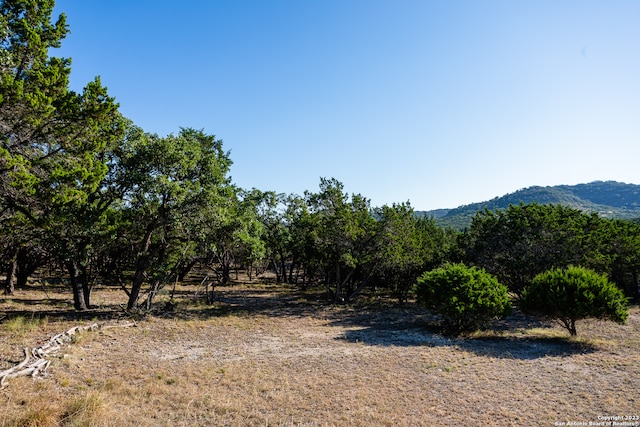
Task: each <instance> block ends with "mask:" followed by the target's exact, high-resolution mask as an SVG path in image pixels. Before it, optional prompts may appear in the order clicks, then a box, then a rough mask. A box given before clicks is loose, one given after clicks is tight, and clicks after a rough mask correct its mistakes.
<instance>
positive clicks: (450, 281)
mask: <svg viewBox="0 0 640 427" xmlns="http://www.w3.org/2000/svg"><path fill="white" fill-rule="evenodd" d="M415 293H416V297H417V300H418V303H420V304H422V305H424V306H425V307H427V308H428V309H429V310H431V311H432V312H433V313H435V314H439V315H440V316H442V319H443V321H442V327H443V330H444V332H445V333H450V334H459V333H463V332H473V331H475V330H477V329H479V328H482V327H484V326H485V325H486V324H487V322H489V321H490V320H491V319H494V318H499V317H504V316H506V315H508V314H509V313H510V312H511V301H510V299H509V295H508V291H507V288H506V287H505V286H504V285H502V284H500V283H499V282H498V280H497V279H496V278H495V277H494V276H492V275H491V274H489V273H487V272H486V271H484V270H481V269H478V268H476V267H467V266H466V265H464V264H448V265H446V266H444V267H439V268H436V269H434V270H432V271H428V272H425V273H423V274H422V275H421V276H420V277H419V278H418V281H417V283H416V285H415Z"/></svg>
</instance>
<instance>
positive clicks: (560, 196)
mask: <svg viewBox="0 0 640 427" xmlns="http://www.w3.org/2000/svg"><path fill="white" fill-rule="evenodd" d="M532 202H535V203H540V204H558V205H563V206H569V207H572V208H574V209H579V210H582V211H585V212H596V213H598V214H599V215H600V216H602V217H604V218H618V219H633V218H640V185H636V184H626V183H622V182H616V181H595V182H591V183H588V184H578V185H557V186H553V187H540V186H533V187H529V188H524V189H521V190H518V191H515V192H513V193H510V194H506V195H504V196H501V197H496V198H494V199H491V200H488V201H485V202H479V203H472V204H469V205H464V206H460V207H457V208H455V209H437V210H433V211H420V212H417V213H418V214H421V215H425V216H428V217H433V218H435V220H436V223H437V224H438V225H440V226H442V227H451V228H454V229H459V230H461V229H465V228H467V227H469V225H470V224H471V219H472V218H473V216H474V215H475V214H476V213H477V212H479V211H483V210H485V209H489V210H496V209H507V208H508V207H509V205H517V204H520V203H532Z"/></svg>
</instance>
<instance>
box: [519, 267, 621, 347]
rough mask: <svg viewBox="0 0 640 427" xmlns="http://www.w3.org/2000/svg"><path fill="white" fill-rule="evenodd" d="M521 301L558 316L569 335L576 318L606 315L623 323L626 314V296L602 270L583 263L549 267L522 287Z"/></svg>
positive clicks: (532, 308)
mask: <svg viewBox="0 0 640 427" xmlns="http://www.w3.org/2000/svg"><path fill="white" fill-rule="evenodd" d="M520 305H521V307H522V309H523V310H525V311H535V312H540V313H542V314H543V315H544V316H546V317H549V318H551V319H554V320H557V321H558V322H559V323H560V324H561V325H562V326H563V327H565V328H566V329H567V330H568V331H569V333H570V334H571V335H572V336H575V335H577V331H576V321H578V320H581V319H586V318H596V319H608V320H612V321H614V322H617V323H620V324H624V323H625V322H626V319H627V317H628V315H629V311H628V307H627V299H626V298H625V297H624V294H623V293H622V291H621V290H620V289H618V288H617V287H616V286H615V285H614V284H613V283H611V282H609V280H608V279H607V277H606V276H605V275H603V274H598V273H596V272H595V271H593V270H590V269H587V268H584V267H573V266H571V267H568V268H566V269H561V268H557V269H552V270H549V271H546V272H543V273H540V274H538V275H537V276H536V277H535V278H534V279H533V280H532V282H531V284H530V285H529V286H527V287H526V288H525V289H524V292H523V294H522V298H521V302H520Z"/></svg>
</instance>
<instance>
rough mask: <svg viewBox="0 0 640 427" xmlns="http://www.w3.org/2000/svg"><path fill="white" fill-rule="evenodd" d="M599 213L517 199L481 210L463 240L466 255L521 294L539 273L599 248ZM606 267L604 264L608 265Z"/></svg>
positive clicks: (584, 259) (583, 258)
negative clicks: (500, 207)
mask: <svg viewBox="0 0 640 427" xmlns="http://www.w3.org/2000/svg"><path fill="white" fill-rule="evenodd" d="M602 221H603V220H602V219H601V218H599V217H598V216H597V215H596V214H586V213H584V212H581V211H579V210H577V209H573V208H570V207H566V206H561V205H540V204H536V203H531V204H520V205H517V206H516V205H511V206H509V208H508V209H507V210H506V211H495V212H494V211H488V210H486V211H484V212H480V213H478V214H477V215H476V216H475V217H474V219H473V222H472V224H471V227H470V229H469V231H468V232H467V233H466V235H465V238H466V242H465V243H463V246H464V248H465V252H466V256H465V260H466V261H467V262H469V263H472V264H474V265H477V266H480V267H483V268H485V269H486V270H487V271H488V272H490V273H491V274H494V275H495V276H496V277H497V278H498V280H500V282H501V283H504V284H505V285H506V286H507V287H508V288H509V290H510V291H511V292H514V293H515V294H516V295H520V293H521V292H522V289H523V288H524V287H525V286H526V285H527V284H528V283H529V282H530V281H531V280H532V279H533V277H534V276H535V275H536V274H538V273H541V272H543V271H546V270H548V269H551V268H554V267H566V266H568V265H571V264H584V263H585V262H587V261H588V260H589V259H594V258H593V256H592V254H593V252H594V251H597V250H598V246H597V245H596V244H595V243H596V242H595V241H593V239H591V238H590V236H593V235H594V232H595V231H596V230H597V229H598V228H599V227H600V226H601V223H602ZM603 268H604V267H603Z"/></svg>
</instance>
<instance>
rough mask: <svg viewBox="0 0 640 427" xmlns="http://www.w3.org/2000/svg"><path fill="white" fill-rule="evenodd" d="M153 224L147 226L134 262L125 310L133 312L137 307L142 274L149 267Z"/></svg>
mask: <svg viewBox="0 0 640 427" xmlns="http://www.w3.org/2000/svg"><path fill="white" fill-rule="evenodd" d="M156 227H157V225H156V223H155V222H153V223H151V224H149V225H148V226H147V230H146V231H145V233H144V239H143V240H142V245H141V248H140V253H139V255H138V260H137V261H136V271H135V273H134V275H133V283H132V284H131V292H130V293H129V302H128V303H127V309H128V310H133V309H134V308H136V307H137V305H138V297H139V295H140V289H142V284H143V283H144V273H145V271H146V270H147V267H148V266H149V247H150V246H151V237H152V236H153V232H154V230H155V229H156Z"/></svg>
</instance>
